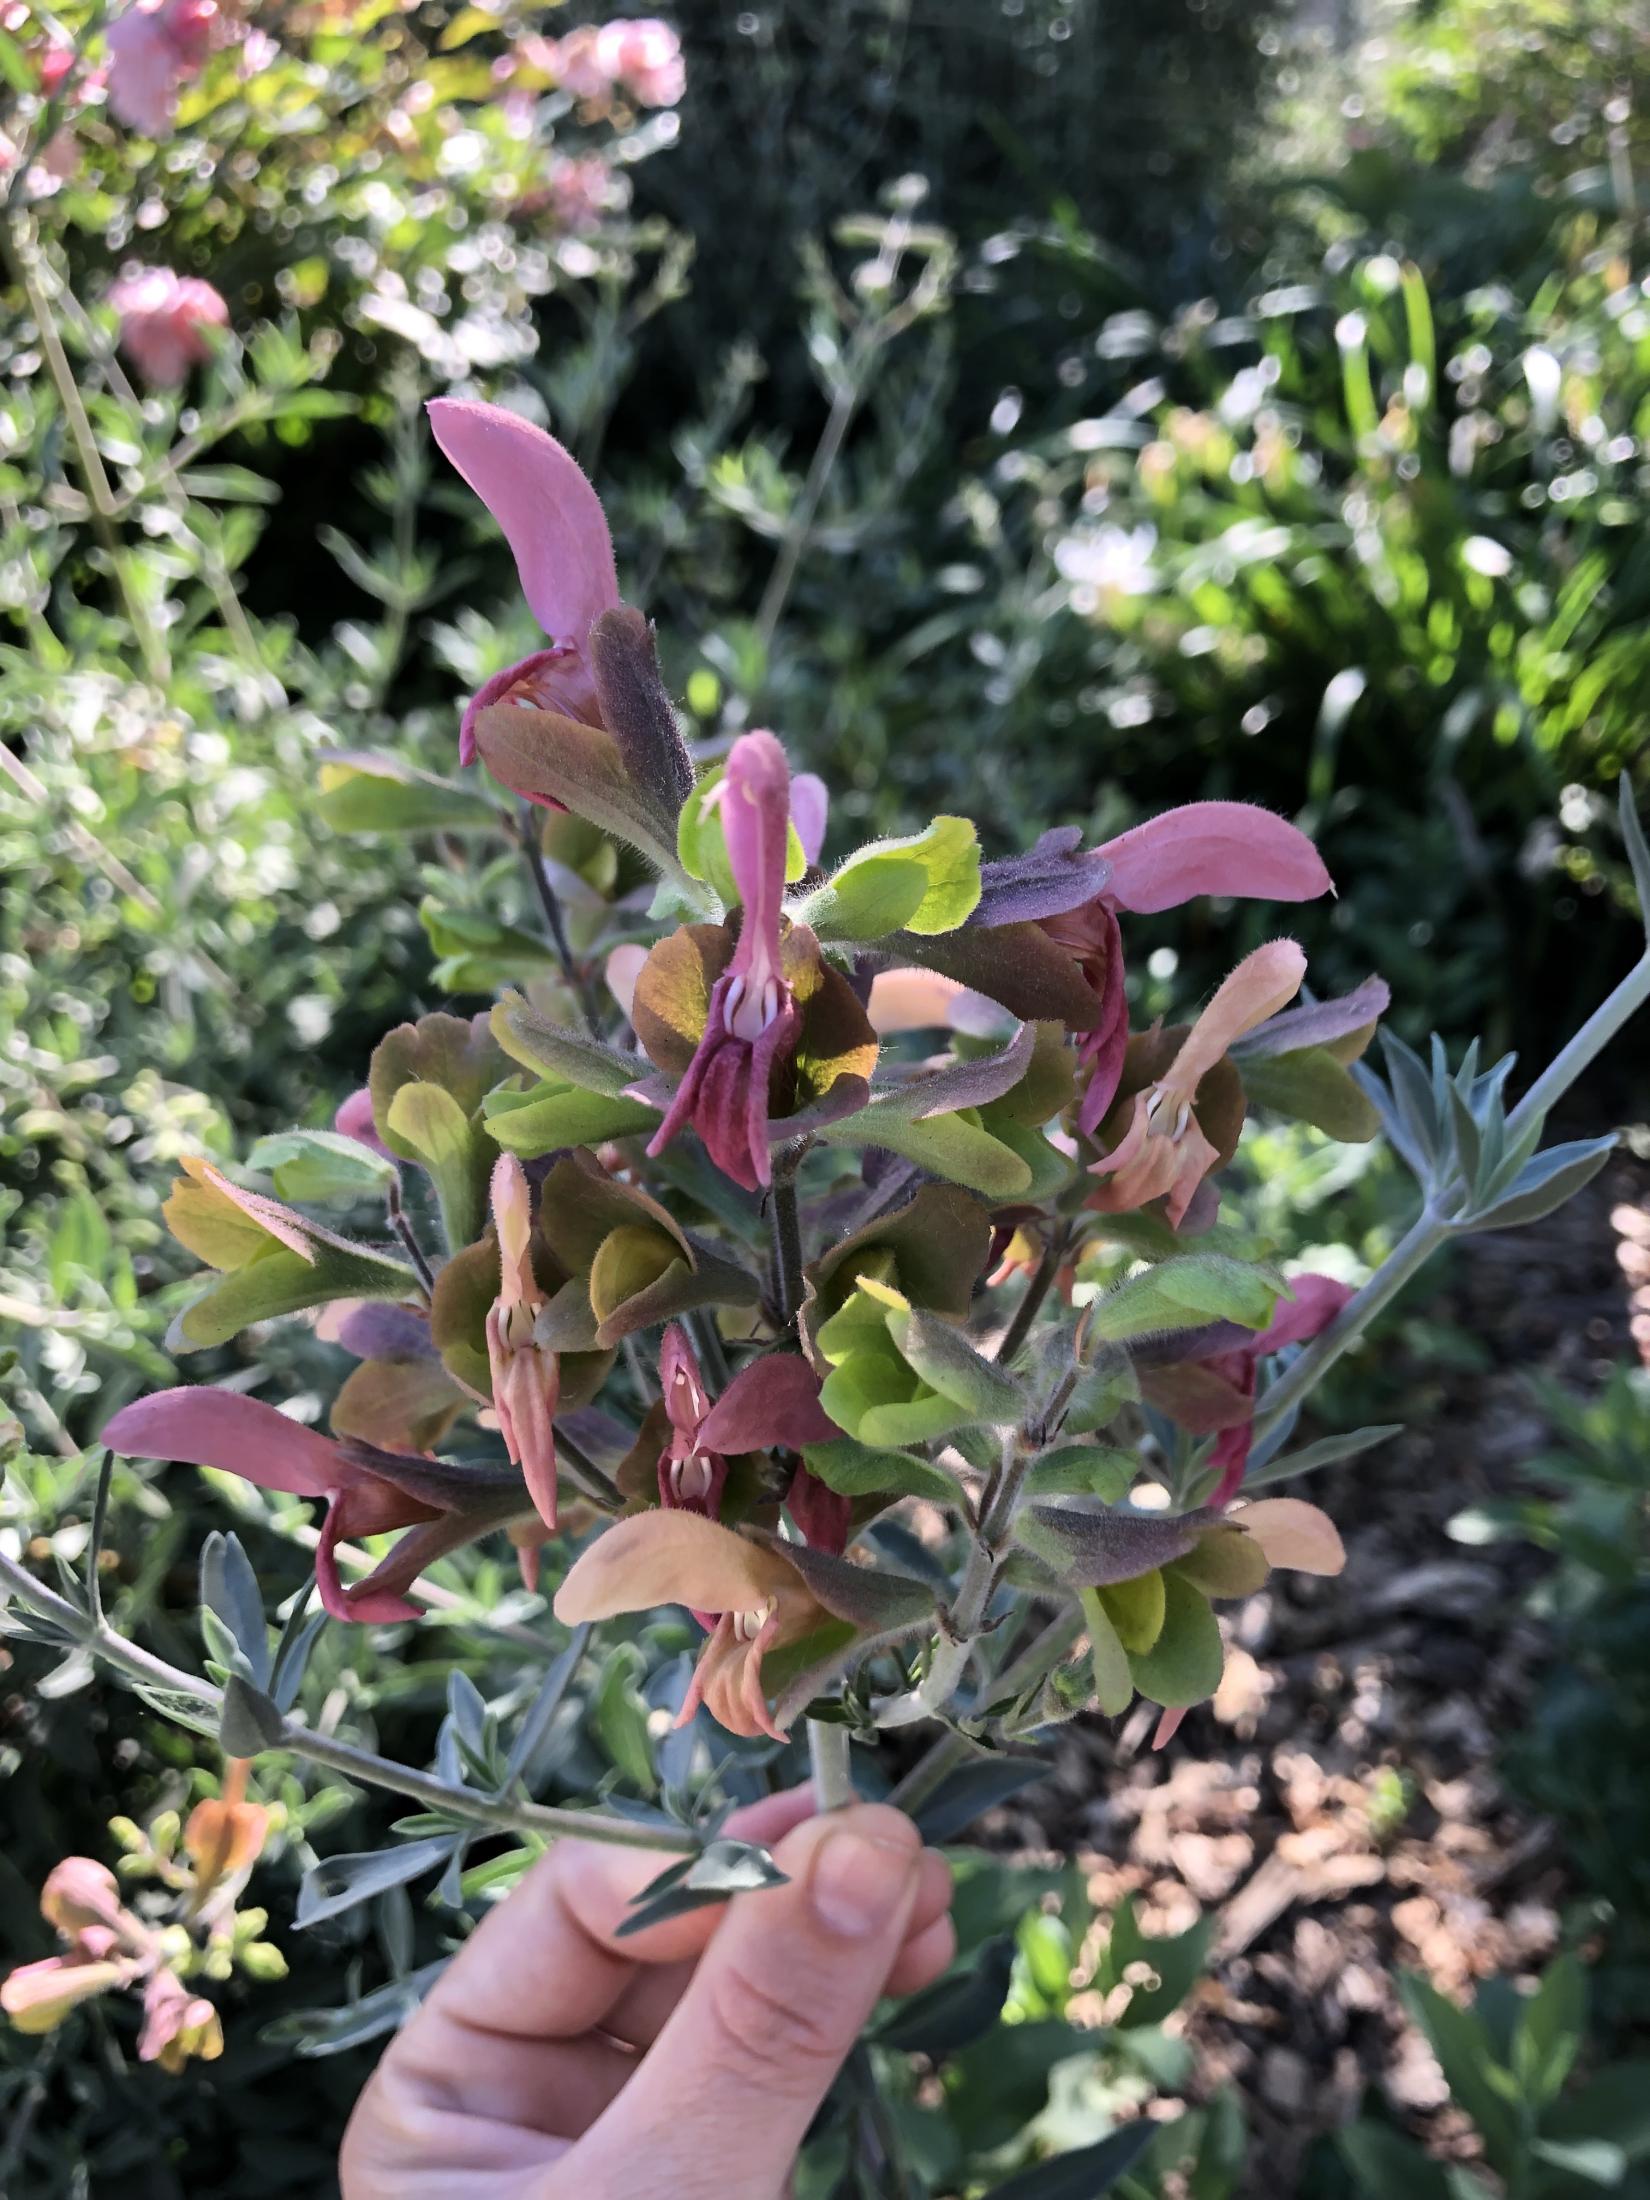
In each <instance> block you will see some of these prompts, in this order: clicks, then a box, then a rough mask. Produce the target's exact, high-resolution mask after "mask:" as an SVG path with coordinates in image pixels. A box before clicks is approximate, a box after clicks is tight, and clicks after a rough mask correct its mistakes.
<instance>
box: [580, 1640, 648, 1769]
mask: <svg viewBox="0 0 1650 2200" xmlns="http://www.w3.org/2000/svg"><path fill="white" fill-rule="evenodd" d="M640 1665H641V1653H640V1651H639V1650H638V1649H637V1648H636V1646H635V1644H634V1643H629V1642H625V1643H620V1644H619V1645H618V1646H617V1647H616V1648H615V1649H614V1650H613V1651H612V1652H611V1654H610V1655H609V1656H608V1658H607V1660H606V1662H605V1664H604V1666H603V1668H602V1677H601V1684H600V1686H599V1687H598V1688H597V1690H596V1694H595V1698H594V1700H593V1702H592V1704H591V1716H592V1719H593V1720H594V1723H595V1728H596V1732H597V1734H598V1735H599V1736H600V1738H601V1744H602V1747H603V1749H605V1750H606V1752H607V1754H608V1756H609V1757H610V1758H611V1759H612V1761H613V1763H614V1764H616V1765H617V1766H618V1768H619V1770H620V1771H621V1772H622V1773H623V1774H624V1776H625V1778H626V1779H627V1780H629V1781H630V1783H631V1785H632V1786H633V1787H636V1788H639V1789H640V1790H641V1792H642V1794H643V1795H648V1796H651V1795H654V1794H656V1793H657V1792H658V1781H657V1780H656V1779H655V1778H654V1773H653V1744H652V1742H651V1740H650V1739H649V1737H648V1731H647V1705H646V1703H645V1702H644V1701H643V1699H642V1695H641V1691H640V1690H639V1689H638V1688H637V1686H636V1674H637V1670H638V1668H639V1667H640Z"/></svg>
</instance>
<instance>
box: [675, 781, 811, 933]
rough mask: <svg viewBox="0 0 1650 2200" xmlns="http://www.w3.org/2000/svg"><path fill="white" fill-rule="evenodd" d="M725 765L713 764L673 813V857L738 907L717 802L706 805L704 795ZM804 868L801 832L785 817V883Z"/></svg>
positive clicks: (717, 783) (794, 879)
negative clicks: (674, 829) (674, 818)
mask: <svg viewBox="0 0 1650 2200" xmlns="http://www.w3.org/2000/svg"><path fill="white" fill-rule="evenodd" d="M726 775H727V766H726V765H725V764H717V765H715V766H714V767H713V768H712V769H711V770H710V771H708V772H706V773H705V775H704V777H703V778H702V779H701V780H699V781H698V782H697V783H696V784H695V786H694V787H693V789H692V791H691V793H690V794H689V795H688V797H687V799H686V800H685V801H684V802H683V804H682V807H681V809H680V810H679V811H678V812H677V814H676V860H677V862H678V863H679V864H680V865H681V867H682V869H683V870H684V871H685V872H686V873H687V875H688V877H689V878H696V879H703V880H704V881H705V882H706V883H707V884H708V885H710V886H712V887H714V888H715V890H716V892H717V894H718V895H720V897H721V900H722V906H723V907H724V908H726V909H737V908H738V907H739V900H740V896H739V882H738V880H737V879H736V878H735V877H734V875H733V865H732V864H731V863H730V862H729V861H728V842H727V835H726V833H725V832H724V831H723V829H722V810H721V805H720V804H713V805H712V807H711V808H709V809H706V807H705V797H706V796H707V795H708V794H710V792H711V791H712V789H713V788H716V787H719V786H720V785H721V784H722V781H723V779H724V778H725V777H726ZM807 868H808V858H807V855H806V853H805V852H804V849H803V846H802V838H801V835H800V834H799V833H798V832H797V829H796V827H795V825H793V824H792V823H791V822H790V820H789V819H787V820H786V824H785V883H786V885H787V886H794V885H795V884H796V882H797V880H798V879H799V878H800V877H801V876H802V874H803V872H804V871H806V870H807Z"/></svg>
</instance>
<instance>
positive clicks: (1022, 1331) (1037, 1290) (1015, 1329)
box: [994, 1230, 1070, 1367]
mask: <svg viewBox="0 0 1650 2200" xmlns="http://www.w3.org/2000/svg"><path fill="white" fill-rule="evenodd" d="M1069 1237H1070V1232H1069V1230H1060V1231H1057V1232H1056V1234H1055V1235H1054V1236H1053V1237H1051V1238H1050V1239H1049V1241H1048V1243H1047V1245H1045V1246H1044V1248H1043V1257H1042V1259H1041V1260H1040V1261H1039V1262H1038V1263H1037V1267H1036V1271H1035V1273H1034V1274H1033V1276H1032V1279H1031V1281H1030V1282H1029V1283H1028V1284H1027V1285H1026V1289H1025V1296H1024V1298H1022V1299H1021V1301H1020V1303H1019V1305H1018V1306H1017V1307H1016V1308H1015V1309H1014V1319H1013V1320H1012V1321H1011V1322H1010V1323H1009V1325H1008V1328H1007V1330H1006V1331H1005V1332H1004V1335H1003V1341H1002V1343H1001V1344H1000V1345H999V1346H998V1347H997V1350H996V1353H995V1354H994V1357H995V1359H996V1360H997V1363H998V1365H999V1366H1001V1367H1012V1366H1013V1364H1014V1358H1015V1355H1016V1354H1017V1353H1018V1351H1019V1349H1020V1347H1021V1345H1023V1344H1024V1343H1025V1341H1026V1338H1027V1337H1028V1336H1029V1335H1030V1334H1031V1325H1032V1323H1033V1322H1034V1321H1035V1320H1036V1319H1037V1316H1038V1314H1039V1313H1040V1312H1041V1311H1042V1305H1043V1301H1044V1300H1045V1299H1046V1298H1047V1297H1048V1294H1049V1287H1050V1285H1051V1284H1052V1283H1053V1281H1054V1277H1055V1272H1056V1270H1057V1269H1058V1268H1059V1265H1060V1261H1061V1259H1062V1257H1063V1255H1064V1253H1065V1249H1066V1245H1067V1242H1068V1240H1069Z"/></svg>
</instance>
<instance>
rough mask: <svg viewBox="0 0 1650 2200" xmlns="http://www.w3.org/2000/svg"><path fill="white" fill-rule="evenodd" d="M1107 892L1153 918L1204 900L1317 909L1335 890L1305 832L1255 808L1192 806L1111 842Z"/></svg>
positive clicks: (1222, 804) (1211, 804)
mask: <svg viewBox="0 0 1650 2200" xmlns="http://www.w3.org/2000/svg"><path fill="white" fill-rule="evenodd" d="M1098 853H1099V854H1100V855H1102V856H1104V857H1105V858H1106V860H1107V862H1108V863H1109V864H1110V865H1111V877H1110V878H1109V880H1108V881H1107V885H1106V891H1107V893H1108V894H1109V895H1110V896H1111V898H1112V899H1113V900H1114V901H1115V902H1117V903H1118V904H1119V905H1120V906H1121V907H1122V908H1124V909H1135V910H1139V911H1140V912H1141V913H1142V914H1146V915H1150V914H1152V913H1153V912H1154V911H1156V910H1159V909H1173V908H1175V907H1177V906H1178V904H1179V903H1181V902H1183V901H1190V900H1192V899H1193V897H1194V896H1196V895H1198V894H1230V895H1237V896H1241V897H1242V898H1244V899H1246V900H1250V901H1311V900H1313V899H1315V897H1316V896H1317V895H1319V894H1326V893H1332V892H1333V891H1334V887H1333V882H1332V881H1331V879H1330V876H1329V873H1328V871H1327V870H1325V868H1324V864H1323V858H1322V857H1321V856H1320V855H1319V854H1318V851H1317V850H1316V848H1314V847H1313V845H1312V843H1311V841H1309V840H1308V839H1307V837H1306V835H1305V834H1304V833H1303V832H1302V831H1301V830H1300V828H1299V827H1298V826H1295V825H1291V824H1290V823H1289V821H1288V820H1287V819H1286V818H1281V817H1274V816H1273V814H1272V812H1271V811H1270V810H1262V809H1257V808H1256V807H1255V806H1254V805H1253V804H1251V803H1248V802H1188V803H1187V804H1186V805H1185V806H1184V807H1183V808H1181V809H1178V810H1168V811H1166V812H1165V813H1164V815H1163V816H1162V817H1154V818H1151V819H1149V820H1148V821H1147V823H1146V824H1144V825H1136V826H1135V827H1134V828H1133V830H1132V831H1130V832H1126V833H1122V834H1119V836H1118V838H1117V839H1116V840H1108V841H1107V842H1106V843H1105V845H1104V847H1102V848H1101V849H1099V851H1098Z"/></svg>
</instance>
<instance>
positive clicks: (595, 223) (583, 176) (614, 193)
mask: <svg viewBox="0 0 1650 2200" xmlns="http://www.w3.org/2000/svg"><path fill="white" fill-rule="evenodd" d="M534 195H535V197H537V196H538V194H536V193H535V194H534ZM625 195H626V194H625V186H624V182H623V179H622V178H621V177H618V176H616V175H614V173H613V171H612V169H611V168H609V167H608V165H607V163H606V161H605V160H603V158H602V156H601V155H600V153H582V154H579V155H578V156H577V157H574V156H571V155H564V156H563V157H562V158H560V159H558V160H554V161H552V162H551V164H550V178H549V183H548V185H547V187H546V189H545V192H544V194H543V199H542V203H543V206H544V208H545V210H546V211H547V212H548V214H549V216H550V219H551V221H552V223H553V224H554V226H555V227H556V229H558V230H559V231H561V232H562V234H563V235H566V236H573V237H579V236H584V235H586V234H587V233H588V232H589V231H590V230H592V229H597V228H599V227H600V226H601V222H602V217H603V216H604V215H606V214H610V213H612V212H613V211H614V209H615V208H616V207H620V206H622V205H623V204H624V202H625Z"/></svg>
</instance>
